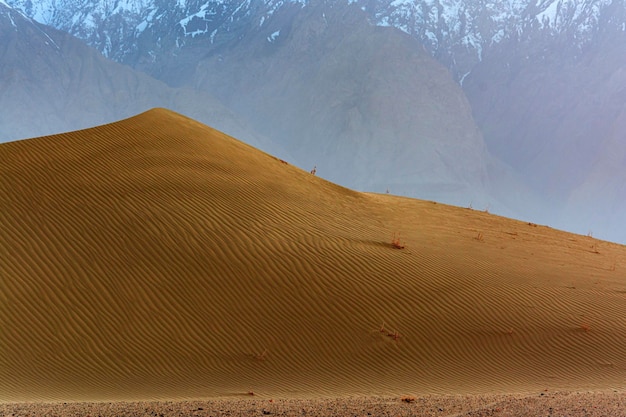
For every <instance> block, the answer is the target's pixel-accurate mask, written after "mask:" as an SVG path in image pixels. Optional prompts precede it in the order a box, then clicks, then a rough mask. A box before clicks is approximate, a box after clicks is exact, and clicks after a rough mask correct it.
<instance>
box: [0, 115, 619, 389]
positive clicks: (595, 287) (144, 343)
mask: <svg viewBox="0 0 626 417" xmlns="http://www.w3.org/2000/svg"><path fill="white" fill-rule="evenodd" d="M0 160H1V161H2V164H0V171H1V175H0V178H1V193H0V197H1V200H0V202H1V205H2V211H1V214H0V216H1V217H0V219H1V222H0V227H1V234H0V239H1V240H0V243H1V249H2V253H3V255H2V256H1V257H0V274H1V277H2V281H1V288H0V328H1V329H2V331H1V333H0V351H1V352H2V354H1V355H0V400H2V401H45V400H67V401H69V400H136V399H168V398H193V397H223V396H233V395H247V394H248V392H254V393H255V394H256V395H260V396H273V397H301V398H305V397H316V396H343V395H353V394H361V395H386V394H392V395H396V394H398V393H414V394H419V393H472V392H478V393H479V392H487V391H497V392H516V391H527V390H535V389H547V388H548V389H578V388H584V389H605V388H616V389H624V388H625V386H626V247H624V246H620V245H616V244H611V243H607V242H602V241H598V240H594V239H592V238H588V237H582V236H577V235H572V234H567V233H563V232H559V231H556V230H553V229H549V228H547V227H542V226H536V225H532V224H527V223H523V222H519V221H514V220H509V219H506V218H501V217H497V216H493V215H490V214H488V213H485V212H478V211H473V210H470V209H461V208H455V207H450V206H445V205H441V204H435V203H432V202H426V201H419V200H412V199H407V198H399V197H393V196H388V195H376V194H364V193H357V192H354V191H351V190H348V189H345V188H342V187H339V186H337V185H334V184H332V183H329V182H327V181H324V180H323V179H321V178H318V177H316V176H314V175H311V174H309V173H307V172H304V171H302V170H300V169H298V168H295V167H294V166H292V165H289V164H288V163H286V162H284V161H281V160H279V159H276V158H273V157H271V156H269V155H267V154H264V153H262V152H260V151H258V150H256V149H254V148H252V147H249V146H248V145H245V144H243V143H241V142H239V141H237V140H235V139H233V138H231V137H228V136H226V135H224V134H222V133H220V132H218V131H215V130H213V129H211V128H209V127H206V126H204V125H202V124H200V123H197V122H195V121H193V120H191V119H188V118H185V117H183V116H180V115H178V114H175V113H172V112H170V111H167V110H164V109H154V110H151V111H149V112H146V113H143V114H141V115H139V116H136V117H134V118H131V119H127V120H123V121H120V122H117V123H113V124H109V125H104V126H100V127H97V128H93V129H87V130H82V131H77V132H72V133H67V134H61V135H55V136H50V137H43V138H37V139H31V140H24V141H17V142H11V143H5V144H0ZM394 233H396V234H400V239H401V243H402V244H403V245H404V246H405V247H404V248H403V249H399V248H395V247H394V246H393V245H392V244H391V241H392V237H393V234H394Z"/></svg>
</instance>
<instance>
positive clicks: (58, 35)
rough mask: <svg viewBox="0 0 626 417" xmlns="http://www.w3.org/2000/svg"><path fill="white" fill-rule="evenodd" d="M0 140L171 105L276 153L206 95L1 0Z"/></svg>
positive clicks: (274, 147) (272, 145)
mask: <svg viewBox="0 0 626 417" xmlns="http://www.w3.org/2000/svg"><path fill="white" fill-rule="evenodd" d="M0 86H1V88H0V109H1V111H0V141H2V142H4V141H8V140H15V139H21V138H28V137H35V136H41V135H49V134H53V133H57V132H66V131H69V130H77V129H81V128H86V127H90V126H94V125H99V124H103V123H109V122H112V121H115V120H119V119H122V118H126V117H130V116H132V115H135V114H137V113H139V112H142V111H145V110H146V109H150V108H152V107H169V108H172V109H178V111H180V112H182V113H185V114H187V115H189V116H190V117H194V118H196V119H198V120H201V121H203V122H204V123H208V124H212V125H213V126H216V128H219V129H221V130H223V131H225V132H228V133H230V134H232V135H234V136H238V137H241V138H242V139H245V140H247V141H248V142H249V143H251V144H253V145H256V146H257V147H262V148H264V149H268V150H269V151H272V152H275V153H277V154H281V153H282V154H284V150H283V149H282V148H280V147H279V146H277V145H276V144H275V143H273V142H272V141H270V140H269V139H267V138H264V137H262V136H261V135H258V134H257V133H255V132H254V131H253V130H252V129H250V128H249V127H248V126H246V124H245V123H244V122H243V121H242V120H241V119H240V118H238V117H237V116H236V115H235V114H234V113H232V112H231V111H230V110H228V109H227V108H226V107H224V106H223V105H222V104H221V103H219V101H217V100H216V99H215V98H213V97H212V96H210V95H209V94H206V93H203V92H200V91H195V90H192V89H174V88H171V87H168V86H167V85H165V84H164V83H162V82H160V81H157V80H155V79H153V78H152V77H149V76H147V75H146V74H143V73H141V72H138V71H134V70H132V69H131V68H129V67H127V66H124V65H120V64H117V63H115V62H112V61H110V60H108V59H105V58H104V57H102V55H100V54H99V53H98V52H97V51H95V50H93V49H92V48H89V47H87V46H86V45H85V44H84V43H83V42H81V41H79V40H78V39H76V38H74V37H73V36H71V35H69V34H67V33H64V32H61V31H58V30H55V29H53V28H50V27H47V26H43V25H40V24H38V23H36V22H34V21H32V20H31V19H29V18H27V17H25V16H24V15H23V14H22V13H20V12H18V11H17V10H14V9H12V8H10V7H9V6H8V5H7V4H6V3H1V2H0Z"/></svg>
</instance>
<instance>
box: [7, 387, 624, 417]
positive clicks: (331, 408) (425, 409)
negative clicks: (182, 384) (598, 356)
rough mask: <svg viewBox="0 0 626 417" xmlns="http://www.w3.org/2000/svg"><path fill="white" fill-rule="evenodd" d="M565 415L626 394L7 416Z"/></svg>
mask: <svg viewBox="0 0 626 417" xmlns="http://www.w3.org/2000/svg"><path fill="white" fill-rule="evenodd" d="M264 415H267V416H338V417H340V416H350V417H352V416H446V417H452V416H458V417H461V416H467V417H470V416H471V417H479V416H480V417H483V416H554V417H557V416H562V417H565V416H567V417H579V416H580V417H582V416H586V417H595V416H598V417H600V416H603V417H609V416H610V417H613V416H615V417H626V392H622V391H611V392H558V393H550V392H540V393H534V394H507V395H501V394H500V395H432V396H424V397H412V396H407V397H395V398H393V397H350V398H337V399H311V400H296V399H287V400H285V399H265V398H263V399H260V398H254V397H251V398H247V399H220V400H198V401H165V402H100V403H4V404H0V416H3V417H4V416H6V417H27V416H28V417H30V416H37V417H53V416H64V417H65V416H88V417H109V416H125V417H174V416H177V417H179V416H197V417H209V416H213V417H218V416H220V417H221V416H264Z"/></svg>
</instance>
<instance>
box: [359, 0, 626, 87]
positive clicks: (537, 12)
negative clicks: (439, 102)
mask: <svg viewBox="0 0 626 417" xmlns="http://www.w3.org/2000/svg"><path fill="white" fill-rule="evenodd" d="M354 1H355V2H357V3H358V4H360V5H362V7H363V8H364V9H365V10H367V11H368V13H369V14H370V15H371V16H372V19H373V21H374V22H376V24H379V25H389V26H394V27H397V28H399V29H401V30H403V31H405V32H407V33H409V34H411V35H413V36H415V37H417V38H418V39H419V40H421V41H422V43H424V45H425V46H426V47H427V48H428V49H429V50H430V51H431V52H432V53H433V54H434V56H436V57H437V58H438V59H439V60H440V61H442V62H443V63H445V64H446V65H447V66H448V67H449V68H450V69H451V70H452V72H453V73H454V74H455V75H456V77H457V79H459V80H463V77H464V76H466V74H468V73H469V72H470V71H471V69H472V67H473V66H474V65H476V63H477V62H479V61H481V60H482V59H483V56H484V55H485V54H488V53H489V51H490V49H491V48H492V47H493V46H494V45H497V44H499V43H500V42H502V41H503V40H509V39H516V40H517V41H520V42H533V41H536V40H537V39H540V38H546V37H552V38H554V37H560V36H567V37H568V44H569V45H570V46H571V47H575V48H579V49H580V48H584V46H585V45H587V44H588V43H589V42H591V41H592V40H593V38H594V36H595V34H596V33H597V32H598V31H599V30H600V26H601V25H600V23H602V27H603V30H607V29H608V25H609V24H610V25H613V26H614V27H615V28H617V29H619V30H625V28H626V20H625V19H624V14H623V13H621V16H619V14H617V15H616V11H618V10H619V9H621V10H623V9H624V8H625V7H626V6H625V4H626V3H624V1H623V0H424V1H417V0H394V1H368V0H354Z"/></svg>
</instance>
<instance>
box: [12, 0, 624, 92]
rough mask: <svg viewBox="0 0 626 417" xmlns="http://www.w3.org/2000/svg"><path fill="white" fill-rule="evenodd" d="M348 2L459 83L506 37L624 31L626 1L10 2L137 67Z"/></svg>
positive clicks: (575, 38) (582, 40)
mask: <svg viewBox="0 0 626 417" xmlns="http://www.w3.org/2000/svg"><path fill="white" fill-rule="evenodd" d="M345 2H348V3H356V4H358V5H359V6H360V7H361V8H362V9H363V10H365V11H366V12H367V13H368V14H369V16H370V17H371V20H372V21H373V22H374V23H375V24H377V25H381V26H393V27H396V28H399V29H401V30H402V31H404V32H406V33H408V34H410V35H412V36H414V37H416V38H417V39H419V40H420V41H421V42H422V43H423V44H424V45H425V46H426V47H427V49H428V50H430V51H431V53H432V54H433V55H434V56H435V57H436V58H437V59H439V60H440V61H441V62H442V63H444V65H446V66H448V67H449V68H450V69H451V71H452V73H453V75H454V76H455V77H456V78H457V80H462V79H463V77H464V76H466V74H468V73H469V72H470V71H471V69H472V68H473V66H474V65H476V63H477V62H479V61H480V60H481V59H482V58H483V56H484V55H485V54H487V53H488V52H489V50H490V48H491V47H493V46H494V45H496V44H498V43H500V42H501V41H502V40H506V39H511V38H515V39H517V40H519V41H532V40H535V39H538V38H544V37H558V36H562V35H564V34H566V35H567V37H568V40H569V41H570V42H569V44H570V45H571V46H573V47H576V48H579V49H580V48H584V46H585V45H587V44H588V43H589V42H591V41H592V40H593V38H594V36H595V35H596V34H597V32H598V31H599V30H600V27H602V30H609V29H608V28H609V27H610V26H612V27H613V29H615V30H626V17H625V15H624V13H623V10H624V9H625V8H626V3H625V2H624V0H504V1H503V0H336V1H325V0H211V1H206V0H176V1H164V0H122V1H120V0H118V1H112V0H92V1H86V0H82V1H79V0H38V1H33V0H8V3H9V4H11V5H12V6H13V7H17V8H19V9H21V10H22V11H23V12H24V13H25V14H26V15H28V16H30V17H32V18H33V19H35V20H36V21H38V22H41V23H44V24H46V25H50V26H53V27H56V28H57V29H60V30H63V31H66V32H68V33H71V34H73V35H75V36H77V37H78V38H80V39H83V40H84V41H85V42H87V43H88V44H89V45H91V46H93V47H95V48H96V49H98V50H99V51H100V52H102V54H103V55H105V56H108V57H110V58H112V59H114V60H116V61H118V62H124V63H129V64H131V65H134V64H136V63H137V62H138V61H139V60H141V59H150V57H154V56H155V55H158V54H159V53H161V52H164V51H168V52H171V51H172V50H175V49H176V48H181V47H184V46H185V45H189V44H193V43H194V41H196V42H197V41H200V40H202V41H205V40H206V39H208V40H209V41H210V42H211V43H213V44H217V45H220V44H221V43H222V42H223V41H228V40H232V39H233V38H238V37H241V36H244V34H245V33H246V31H247V30H249V29H250V28H251V27H255V26H256V27H259V26H261V27H262V26H263V25H264V24H265V23H266V22H267V19H268V18H269V17H271V16H272V15H273V14H274V13H275V12H276V11H277V10H279V9H281V8H283V7H286V6H293V5H294V4H295V5H298V6H300V7H306V6H311V5H314V4H317V3H325V4H326V5H327V6H328V7H332V6H333V5H334V4H341V3H345ZM272 33H274V32H272ZM272 33H269V34H268V36H270V37H271V36H272Z"/></svg>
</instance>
